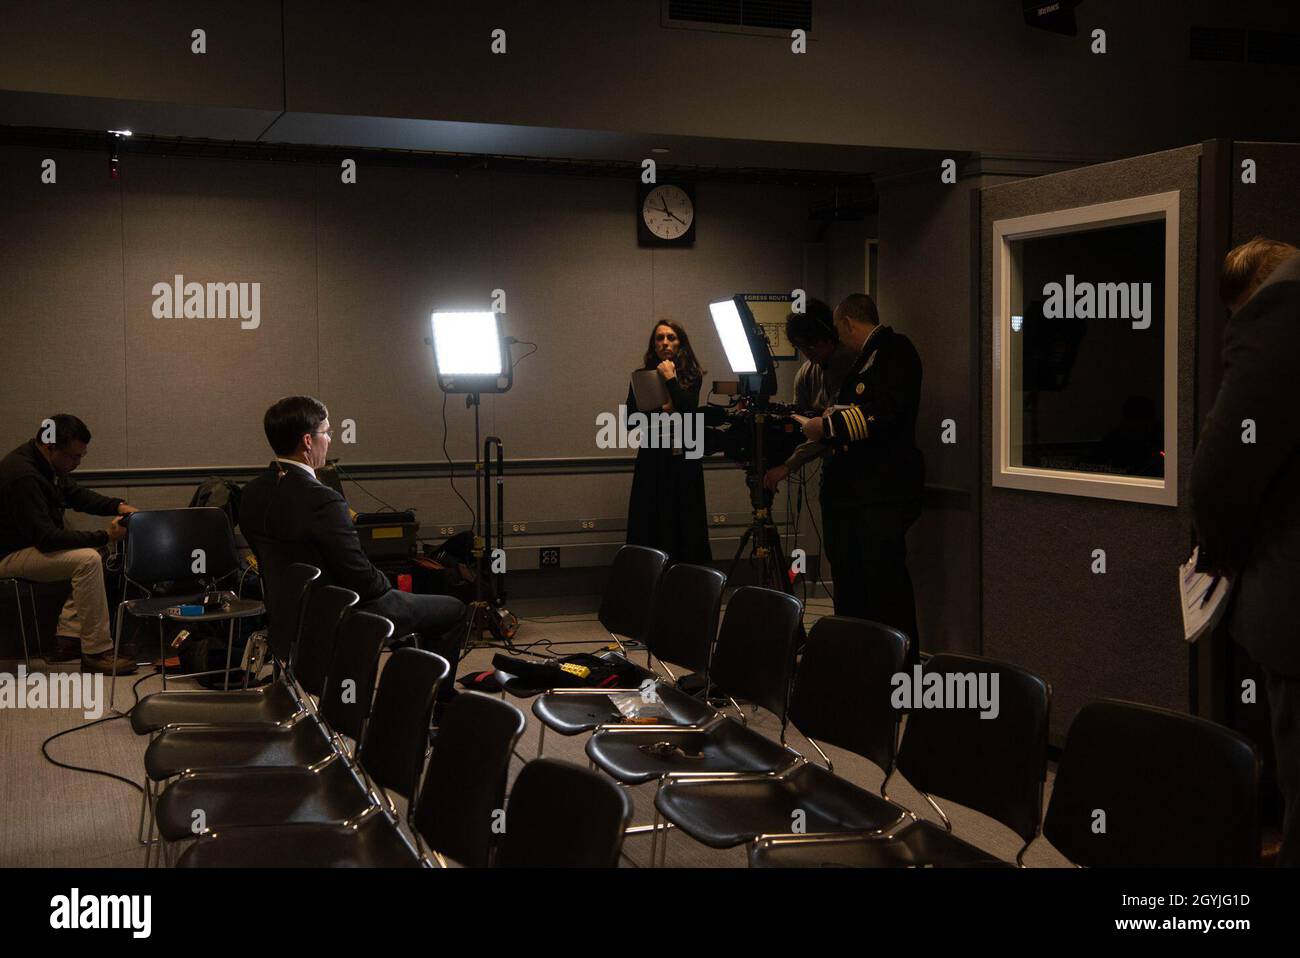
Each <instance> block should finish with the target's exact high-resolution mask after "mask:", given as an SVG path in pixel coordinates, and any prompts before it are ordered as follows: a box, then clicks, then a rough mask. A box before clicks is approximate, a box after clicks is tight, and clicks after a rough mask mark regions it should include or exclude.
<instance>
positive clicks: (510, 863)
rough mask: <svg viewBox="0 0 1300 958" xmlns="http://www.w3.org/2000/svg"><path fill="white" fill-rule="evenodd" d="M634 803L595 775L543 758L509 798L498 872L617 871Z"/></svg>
mask: <svg viewBox="0 0 1300 958" xmlns="http://www.w3.org/2000/svg"><path fill="white" fill-rule="evenodd" d="M631 818H632V803H631V802H630V801H628V797H627V795H626V794H624V792H623V790H622V789H621V788H619V787H618V786H617V785H615V784H614V783H612V782H611V781H610V780H609V779H607V778H602V777H601V776H600V775H597V774H596V773H595V772H592V771H589V770H588V769H585V768H579V767H578V766H576V765H570V764H569V763H567V762H557V761H554V760H553V759H548V758H539V759H536V760H534V761H532V762H529V763H528V764H527V765H525V766H524V768H523V771H521V772H520V773H519V777H518V778H517V779H516V780H515V787H514V788H513V789H512V790H511V792H510V804H509V806H507V808H506V831H505V837H504V838H503V839H502V842H501V847H500V848H499V849H498V850H497V856H496V862H495V864H496V866H497V867H498V868H614V867H616V866H617V865H618V856H619V852H620V851H621V850H622V848H623V834H624V830H625V829H626V828H627V825H628V822H629V821H631Z"/></svg>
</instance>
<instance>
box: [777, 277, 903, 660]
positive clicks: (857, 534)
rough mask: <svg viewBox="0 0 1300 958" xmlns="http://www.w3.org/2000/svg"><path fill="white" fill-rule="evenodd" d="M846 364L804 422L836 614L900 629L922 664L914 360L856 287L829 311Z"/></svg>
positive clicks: (900, 334) (872, 304)
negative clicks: (819, 459) (913, 564)
mask: <svg viewBox="0 0 1300 958" xmlns="http://www.w3.org/2000/svg"><path fill="white" fill-rule="evenodd" d="M834 319H835V329H836V331H837V332H838V333H839V338H840V342H841V343H843V344H844V345H846V346H847V347H848V348H849V349H851V350H853V352H854V355H855V357H856V358H855V359H854V361H853V362H852V364H850V366H849V369H848V373H847V375H845V376H844V378H843V380H842V381H841V383H840V386H839V392H838V393H837V395H836V397H835V403H834V405H832V406H831V407H830V408H828V409H827V410H826V412H825V414H824V415H822V416H819V417H813V418H811V419H805V420H802V423H803V431H804V435H805V436H806V437H807V438H808V439H809V441H812V442H820V443H822V444H823V445H824V446H825V447H827V452H828V458H827V460H826V462H825V465H824V466H823V467H822V489H821V506H822V529H823V532H824V534H825V545H824V548H825V551H826V556H827V558H828V559H830V563H831V578H832V579H833V580H834V582H835V614H836V615H849V616H854V617H856V618H860V619H871V620H874V621H876V622H883V623H884V624H885V625H890V626H893V627H894V628H896V629H898V630H899V631H900V632H902V633H904V634H905V635H906V636H907V637H908V639H910V640H911V641H910V644H909V646H908V660H909V662H910V663H912V664H916V663H919V662H920V652H921V644H920V637H919V636H918V635H917V626H916V600H915V597H914V595H913V592H912V577H911V575H909V574H908V571H907V530H908V528H909V527H910V526H911V525H912V523H913V522H915V521H916V519H917V517H918V516H919V515H920V514H921V494H922V486H923V483H924V479H925V464H924V461H923V459H922V457H921V450H920V449H918V448H917V446H916V414H917V407H918V406H919V405H920V400H921V357H920V356H919V355H918V354H917V352H916V347H915V346H913V345H912V341H911V340H910V339H908V338H907V337H906V336H904V335H903V334H902V333H899V332H896V331H894V330H893V329H891V328H890V327H888V326H882V325H881V324H880V315H879V313H878V312H877V310H876V304H875V302H874V301H873V300H872V298H871V297H870V296H868V295H866V294H865V293H854V294H853V295H851V296H848V297H846V298H845V299H844V301H843V302H842V303H840V305H839V306H837V307H836V308H835V313H834Z"/></svg>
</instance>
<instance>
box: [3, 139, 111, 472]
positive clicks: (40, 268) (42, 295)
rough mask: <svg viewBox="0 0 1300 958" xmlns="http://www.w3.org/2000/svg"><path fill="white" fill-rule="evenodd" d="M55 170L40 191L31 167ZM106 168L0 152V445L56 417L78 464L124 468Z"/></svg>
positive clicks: (61, 156) (96, 161)
mask: <svg viewBox="0 0 1300 958" xmlns="http://www.w3.org/2000/svg"><path fill="white" fill-rule="evenodd" d="M47 157H48V158H51V159H53V160H54V161H55V163H56V167H55V170H56V181H55V183H52V184H42V183H41V181H40V175H41V162H42V160H44V159H45V158H47ZM121 202H122V201H121V198H120V196H119V194H118V184H117V183H114V182H113V181H112V180H110V179H109V175H108V159H107V157H106V156H97V155H92V154H86V153H76V152H66V151H65V152H57V151H42V152H39V153H38V152H36V151H33V150H25V149H5V150H0V236H3V247H2V248H3V253H0V354H2V355H3V357H4V360H3V373H0V409H3V411H4V412H3V415H2V416H0V446H2V447H3V449H4V451H5V452H8V451H9V449H10V448H12V447H13V446H15V445H17V444H18V443H19V442H20V441H22V440H24V439H29V438H31V437H32V436H34V435H36V429H37V427H38V426H39V424H40V422H41V420H42V419H43V418H45V417H46V416H48V415H51V414H52V413H55V412H70V413H73V414H75V415H79V416H81V418H82V419H84V420H85V421H86V423H87V425H88V426H89V427H90V431H91V434H92V437H93V439H92V442H91V449H90V453H89V454H88V455H87V457H86V464H87V466H98V467H101V468H102V467H109V466H114V465H121V464H122V463H123V462H125V459H126V447H127V422H126V406H125V394H126V368H127V367H126V360H125V353H126V349H125V344H126V338H125V332H124V329H123V306H122V209H121Z"/></svg>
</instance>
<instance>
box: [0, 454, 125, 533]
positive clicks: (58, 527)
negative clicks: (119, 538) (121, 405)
mask: <svg viewBox="0 0 1300 958" xmlns="http://www.w3.org/2000/svg"><path fill="white" fill-rule="evenodd" d="M123 501H124V500H122V499H110V498H108V497H107V496H101V495H100V494H99V493H97V492H91V491H90V490H89V489H83V488H82V487H81V486H79V485H78V484H77V483H76V482H75V481H73V479H72V477H71V476H59V475H56V474H55V472H54V469H53V468H52V467H51V466H50V464H49V462H48V461H47V460H46V458H45V457H44V456H43V455H41V451H40V448H39V447H38V446H37V444H36V440H35V439H30V440H28V441H27V442H25V443H23V444H22V445H21V446H19V447H18V448H17V449H15V450H14V451H13V452H11V453H9V455H7V456H5V457H4V459H0V558H3V557H4V556H7V555H9V553H11V552H17V551H18V550H19V549H26V548H28V547H29V546H35V547H36V548H37V549H39V550H40V551H41V552H61V551H63V550H65V549H85V548H91V549H98V548H100V547H101V546H104V545H107V544H108V533H107V532H105V531H104V530H102V529H97V530H95V531H93V532H80V531H77V530H74V529H65V528H63V511H64V510H65V509H72V510H73V511H74V512H85V513H88V514H90V515H92V516H115V515H117V507H118V506H119V505H121V504H122V502H123Z"/></svg>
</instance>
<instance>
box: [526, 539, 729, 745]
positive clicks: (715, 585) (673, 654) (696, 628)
mask: <svg viewBox="0 0 1300 958" xmlns="http://www.w3.org/2000/svg"><path fill="white" fill-rule="evenodd" d="M726 585H727V577H726V576H725V575H723V574H722V573H721V572H719V571H718V570H717V569H711V568H708V567H706V566H698V565H687V564H686V563H678V564H677V565H675V566H673V567H672V568H670V569H669V570H668V571H667V572H665V573H664V574H663V578H662V579H660V580H659V588H658V590H657V591H656V593H655V599H654V604H653V606H652V607H651V610H650V619H649V625H648V626H647V628H646V631H645V633H644V637H645V643H646V665H647V666H651V665H653V660H654V659H658V660H659V661H660V663H661V664H663V666H664V671H666V672H667V673H668V675H669V678H670V679H675V676H673V674H672V670H671V669H670V668H669V667H668V664H667V663H670V662H671V663H674V664H676V665H679V666H682V667H684V668H687V669H690V670H692V671H693V672H697V673H701V674H703V675H704V681H705V687H706V689H707V686H708V674H709V664H710V663H709V660H710V657H711V653H712V651H713V642H714V639H715V638H716V637H717V634H718V615H719V612H720V610H721V607H722V591H723V589H725V588H726ZM644 674H645V678H650V679H654V680H656V681H657V679H658V676H657V675H655V673H654V672H651V671H648V670H647V671H646V672H645V673H644ZM637 691H639V689H603V690H601V691H599V692H593V691H592V690H590V689H553V690H551V691H550V692H547V693H546V694H545V695H542V696H539V697H538V698H537V699H536V700H534V702H533V715H535V716H537V718H538V720H539V725H538V733H537V755H538V757H541V754H542V748H543V746H544V744H545V741H546V730H547V729H548V728H551V729H554V730H555V731H556V732H559V733H560V734H561V735H579V734H581V733H583V732H590V731H592V730H593V729H594V728H595V727H596V726H597V725H616V724H618V723H619V722H621V721H622V717H621V713H620V712H619V711H618V709H617V708H615V707H614V705H613V703H612V702H610V700H609V693H610V692H637ZM656 695H658V696H659V698H660V700H661V701H662V702H663V704H664V706H665V707H666V708H667V709H668V711H669V712H670V713H671V714H672V721H673V722H674V723H675V724H679V725H691V724H698V723H700V722H704V721H707V720H708V719H709V718H710V717H711V716H712V714H713V711H712V709H710V708H709V706H708V704H707V701H700V700H699V699H696V698H693V697H691V696H689V695H686V694H685V693H681V692H675V691H674V690H673V689H671V688H667V687H664V686H658V687H657V688H656ZM705 698H706V700H707V694H706V695H705Z"/></svg>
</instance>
